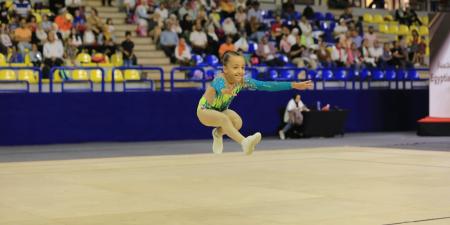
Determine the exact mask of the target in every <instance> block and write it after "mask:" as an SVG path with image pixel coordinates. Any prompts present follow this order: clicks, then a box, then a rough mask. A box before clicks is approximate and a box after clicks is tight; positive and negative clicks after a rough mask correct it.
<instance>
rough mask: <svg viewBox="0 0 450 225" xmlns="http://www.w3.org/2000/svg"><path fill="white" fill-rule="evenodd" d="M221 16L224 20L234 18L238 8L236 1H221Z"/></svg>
mask: <svg viewBox="0 0 450 225" xmlns="http://www.w3.org/2000/svg"><path fill="white" fill-rule="evenodd" d="M219 7H220V14H221V17H222V18H224V19H225V18H228V17H231V18H233V17H234V13H235V12H236V7H235V5H234V0H219Z"/></svg>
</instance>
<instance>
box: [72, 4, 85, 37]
mask: <svg viewBox="0 0 450 225" xmlns="http://www.w3.org/2000/svg"><path fill="white" fill-rule="evenodd" d="M72 26H73V27H75V28H76V29H77V30H78V31H80V32H84V30H86V18H84V15H83V14H81V10H79V9H77V10H75V17H74V18H73V22H72Z"/></svg>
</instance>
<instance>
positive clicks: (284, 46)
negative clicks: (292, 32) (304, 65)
mask: <svg viewBox="0 0 450 225" xmlns="http://www.w3.org/2000/svg"><path fill="white" fill-rule="evenodd" d="M280 51H281V52H282V53H283V54H289V52H290V51H291V44H290V43H289V41H288V35H286V34H284V35H283V38H281V41H280Z"/></svg>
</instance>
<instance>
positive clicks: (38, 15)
mask: <svg viewBox="0 0 450 225" xmlns="http://www.w3.org/2000/svg"><path fill="white" fill-rule="evenodd" d="M32 14H33V16H34V18H36V23H38V24H39V23H40V22H42V16H41V14H39V13H37V12H33V13H32Z"/></svg>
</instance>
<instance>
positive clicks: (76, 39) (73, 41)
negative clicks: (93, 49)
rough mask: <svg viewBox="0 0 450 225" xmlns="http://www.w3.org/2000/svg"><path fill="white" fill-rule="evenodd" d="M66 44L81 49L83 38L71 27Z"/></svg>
mask: <svg viewBox="0 0 450 225" xmlns="http://www.w3.org/2000/svg"><path fill="white" fill-rule="evenodd" d="M68 45H69V46H72V47H74V48H77V49H78V50H81V47H82V46H83V38H82V37H81V34H80V33H79V32H78V30H76V29H75V28H72V32H71V33H70V35H69V42H68Z"/></svg>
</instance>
